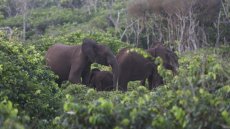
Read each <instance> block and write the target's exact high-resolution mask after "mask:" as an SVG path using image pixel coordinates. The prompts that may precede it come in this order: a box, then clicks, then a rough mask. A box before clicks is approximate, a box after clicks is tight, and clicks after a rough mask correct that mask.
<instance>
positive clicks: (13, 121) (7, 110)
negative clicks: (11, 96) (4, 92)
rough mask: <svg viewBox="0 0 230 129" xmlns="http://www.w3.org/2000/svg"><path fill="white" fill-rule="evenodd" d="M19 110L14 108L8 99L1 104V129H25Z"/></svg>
mask: <svg viewBox="0 0 230 129" xmlns="http://www.w3.org/2000/svg"><path fill="white" fill-rule="evenodd" d="M17 115H18V109H16V108H14V107H13V104H12V102H11V101H7V100H6V99H5V100H3V101H1V102H0V128H1V129H24V126H23V125H22V124H21V123H20V122H19V119H18V116H17Z"/></svg>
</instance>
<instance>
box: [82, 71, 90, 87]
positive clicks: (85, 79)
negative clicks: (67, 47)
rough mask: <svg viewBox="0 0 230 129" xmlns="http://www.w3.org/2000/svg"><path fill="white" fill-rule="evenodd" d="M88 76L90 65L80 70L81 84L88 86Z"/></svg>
mask: <svg viewBox="0 0 230 129" xmlns="http://www.w3.org/2000/svg"><path fill="white" fill-rule="evenodd" d="M89 78H90V67H87V68H85V69H84V71H83V72H82V84H84V85H86V86H89Z"/></svg>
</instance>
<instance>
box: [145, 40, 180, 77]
mask: <svg viewBox="0 0 230 129" xmlns="http://www.w3.org/2000/svg"><path fill="white" fill-rule="evenodd" d="M147 51H148V52H149V53H150V54H151V55H152V56H153V57H161V58H162V60H163V66H164V67H165V68H166V69H168V70H172V72H173V74H177V70H178V68H179V63H178V56H177V55H176V54H175V53H174V52H173V51H171V50H169V49H167V48H166V47H164V46H163V45H162V44H156V45H155V46H154V47H152V48H150V49H148V50H147Z"/></svg>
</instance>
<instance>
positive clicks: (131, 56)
mask: <svg viewBox="0 0 230 129" xmlns="http://www.w3.org/2000/svg"><path fill="white" fill-rule="evenodd" d="M146 52H148V53H149V54H150V55H151V56H152V57H154V58H156V57H160V58H162V60H163V65H164V67H165V68H166V69H169V70H172V71H173V73H175V74H176V72H177V68H178V67H179V65H178V57H177V55H176V54H175V53H174V52H172V51H171V50H169V49H167V48H165V47H164V46H163V45H160V44H157V45H156V46H154V47H153V48H150V49H148V50H146ZM116 58H117V61H118V64H119V82H118V85H119V86H118V88H119V90H122V91H127V84H128V82H129V81H136V80H141V81H142V83H144V80H145V79H146V78H147V80H148V84H149V89H152V88H154V87H156V86H158V85H160V84H162V83H163V80H162V77H161V76H160V75H159V73H158V72H157V65H156V64H155V63H154V60H152V58H144V57H143V56H142V55H140V54H138V53H137V52H130V51H129V49H128V48H124V49H121V50H120V51H119V53H118V54H117V56H116Z"/></svg>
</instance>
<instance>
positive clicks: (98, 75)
mask: <svg viewBox="0 0 230 129" xmlns="http://www.w3.org/2000/svg"><path fill="white" fill-rule="evenodd" d="M89 82H90V85H91V86H92V87H93V88H95V89H96V90H97V91H112V90H114V89H115V87H113V74H112V73H111V72H109V71H100V70H99V69H97V68H94V69H92V70H91V73H90V81H89Z"/></svg>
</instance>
